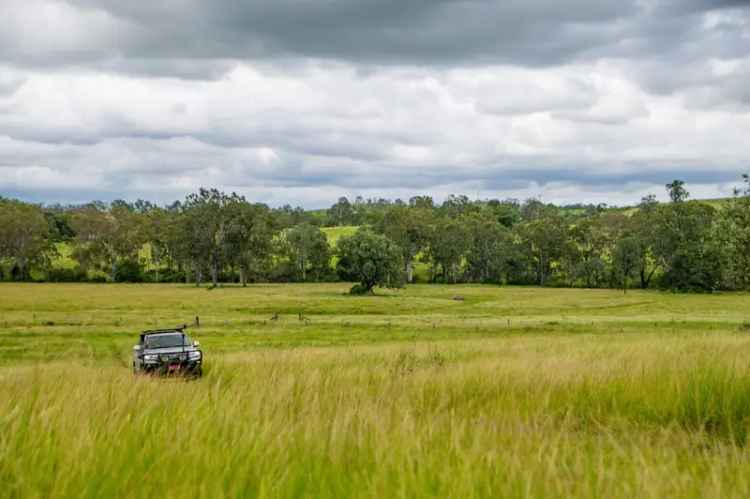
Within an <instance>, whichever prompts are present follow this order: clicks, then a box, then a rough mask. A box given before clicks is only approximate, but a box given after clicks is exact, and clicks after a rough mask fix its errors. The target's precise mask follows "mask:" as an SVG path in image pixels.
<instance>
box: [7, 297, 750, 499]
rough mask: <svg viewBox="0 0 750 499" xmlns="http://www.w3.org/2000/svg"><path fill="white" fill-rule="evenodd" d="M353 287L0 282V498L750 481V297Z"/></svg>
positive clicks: (582, 492) (657, 487) (517, 491)
mask: <svg viewBox="0 0 750 499" xmlns="http://www.w3.org/2000/svg"><path fill="white" fill-rule="evenodd" d="M347 289H348V285H346V284H307V285H256V286H251V287H248V288H246V289H242V288H239V287H225V288H222V289H216V290H213V291H208V290H206V289H196V288H194V287H190V286H180V285H94V284H77V285H73V284H70V285H67V284H66V285H48V284H44V285H43V284H3V285H0V484H2V487H0V497H111V496H125V497H155V496H156V497H180V496H182V497H184V496H199V497H222V496H229V497H247V496H263V497H298V496H307V497H352V496H355V497H393V496H398V497H414V496H439V497H502V496H504V497H573V496H574V497H608V498H609V497H654V498H656V497H659V498H661V497H685V496H687V497H747V496H748V494H750V478H748V477H750V473H749V472H750V451H748V443H749V442H748V429H749V428H750V426H748V425H750V362H748V358H750V333H748V332H746V331H745V330H746V329H747V328H746V327H745V326H744V322H745V320H746V319H748V317H747V308H748V307H747V305H748V300H749V298H750V296H748V295H746V294H719V295H676V294H665V293H658V292H635V291H634V292H629V293H628V294H627V295H624V294H622V293H621V292H616V291H608V290H570V289H562V290H561V289H535V288H498V287H492V286H425V285H416V286H410V287H408V288H407V289H405V290H401V291H384V290H378V295H377V296H375V297H351V296H347V295H346V291H347ZM457 295H461V296H462V297H463V301H460V300H455V299H454V297H456V296H457ZM300 313H301V314H302V320H300V315H299V314H300ZM275 314H279V315H278V319H277V320H272V318H273V316H274V315H275ZM196 315H199V316H200V319H201V328H200V329H193V330H192V331H191V334H192V335H193V336H194V337H195V338H197V339H199V340H200V341H201V343H202V345H203V347H204V350H205V352H206V357H207V365H206V375H205V376H204V378H203V379H201V380H198V381H182V380H174V379H167V380H164V379H152V378H141V377H134V376H133V375H132V374H131V373H130V370H129V365H128V362H129V355H130V347H131V346H132V344H133V343H134V341H135V339H136V338H137V333H138V331H139V330H141V329H145V328H149V327H153V326H155V325H156V326H169V325H173V324H180V323H183V322H190V321H192V320H193V319H194V317H195V316H196Z"/></svg>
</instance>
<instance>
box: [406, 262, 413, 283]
mask: <svg viewBox="0 0 750 499" xmlns="http://www.w3.org/2000/svg"><path fill="white" fill-rule="evenodd" d="M413 280H414V264H413V263H412V262H406V282H408V283H409V284H411V283H412V281H413Z"/></svg>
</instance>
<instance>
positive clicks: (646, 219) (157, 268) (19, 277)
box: [0, 175, 750, 293]
mask: <svg viewBox="0 0 750 499" xmlns="http://www.w3.org/2000/svg"><path fill="white" fill-rule="evenodd" d="M743 181H744V183H743V187H742V188H739V189H737V190H736V192H735V196H734V197H733V198H731V199H728V200H726V201H724V202H723V204H722V205H721V206H720V207H714V206H713V205H711V204H708V203H705V202H701V201H691V200H689V193H688V192H687V190H686V188H685V184H684V182H682V181H680V180H675V181H673V182H671V183H670V184H667V185H666V190H667V192H668V194H669V196H670V202H669V203H658V202H657V201H656V198H655V196H653V195H651V196H648V197H645V198H643V199H642V200H641V202H640V204H639V205H638V206H637V207H633V208H608V207H606V206H604V205H568V206H562V207H561V206H555V205H552V204H546V203H543V202H541V201H539V200H536V199H529V200H526V201H524V202H520V201H517V200H513V199H506V200H496V199H490V200H470V199H469V198H468V197H466V196H450V197H448V198H447V199H446V200H445V201H444V202H442V203H436V202H435V201H434V200H433V199H432V198H431V197H429V196H416V197H413V198H411V199H409V200H408V201H402V200H398V199H397V200H395V201H390V200H385V199H369V200H364V199H362V198H357V199H355V200H354V202H350V201H349V200H348V199H347V198H341V199H339V200H338V201H337V202H336V203H335V204H334V205H333V206H331V207H330V208H329V209H328V210H325V211H305V210H303V209H302V208H292V207H291V206H284V207H281V208H274V209H272V208H269V207H268V206H266V205H264V204H261V203H253V202H250V201H248V200H247V199H245V198H244V197H243V196H240V195H238V194H235V193H231V194H227V193H224V192H221V191H219V190H217V189H200V190H199V191H198V192H196V193H193V194H190V195H188V196H187V197H186V198H185V199H184V200H182V201H177V202H174V203H172V204H171V205H167V206H158V205H155V204H153V203H150V202H148V201H142V200H139V201H136V202H135V203H128V202H125V201H114V202H112V203H109V204H105V203H101V202H92V203H88V204H84V205H76V206H61V205H36V204H30V203H24V202H21V201H18V200H12V199H3V198H0V279H2V280H14V281H30V280H36V281H87V280H89V281H116V282H121V281H128V282H144V281H145V282H191V283H195V284H196V285H198V286H200V285H201V284H203V283H210V284H211V285H212V286H217V285H219V284H220V283H222V282H236V283H240V284H242V285H246V284H247V283H248V282H320V281H335V280H343V281H350V282H356V283H358V284H357V285H356V286H355V287H354V288H353V292H355V293H367V292H371V291H372V289H373V288H374V287H375V286H389V287H400V286H402V285H403V284H404V283H410V282H415V281H419V280H421V281H426V282H434V283H461V282H478V283H494V284H522V285H539V286H560V287H563V286H565V287H588V288H619V289H623V290H624V291H626V290H627V289H629V288H633V287H638V288H642V289H646V288H661V289H670V290H676V291H704V292H705V291H709V292H710V291H715V290H746V289H749V288H750V179H749V178H748V176H747V175H745V176H743ZM350 225H354V226H358V229H357V230H356V232H355V233H354V234H353V235H350V236H343V237H341V238H340V239H339V241H338V242H337V244H336V246H335V247H332V246H331V245H330V244H329V241H328V238H327V237H326V234H325V233H324V231H323V230H322V228H324V227H337V226H350ZM61 260H65V261H66V264H65V265H60V261H61ZM417 267H419V268H420V269H422V270H421V272H419V273H418V272H416V269H417ZM425 269H426V270H425Z"/></svg>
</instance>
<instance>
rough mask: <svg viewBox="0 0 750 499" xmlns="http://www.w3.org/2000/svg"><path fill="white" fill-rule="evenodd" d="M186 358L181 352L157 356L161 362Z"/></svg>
mask: <svg viewBox="0 0 750 499" xmlns="http://www.w3.org/2000/svg"><path fill="white" fill-rule="evenodd" d="M186 359H187V355H186V354H183V353H169V354H164V355H161V356H159V360H161V361H162V362H174V361H181V360H186Z"/></svg>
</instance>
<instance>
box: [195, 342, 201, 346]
mask: <svg viewBox="0 0 750 499" xmlns="http://www.w3.org/2000/svg"><path fill="white" fill-rule="evenodd" d="M193 346H194V347H199V346H201V342H200V341H194V342H193Z"/></svg>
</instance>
